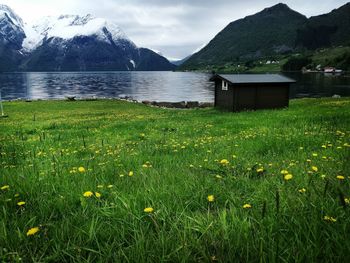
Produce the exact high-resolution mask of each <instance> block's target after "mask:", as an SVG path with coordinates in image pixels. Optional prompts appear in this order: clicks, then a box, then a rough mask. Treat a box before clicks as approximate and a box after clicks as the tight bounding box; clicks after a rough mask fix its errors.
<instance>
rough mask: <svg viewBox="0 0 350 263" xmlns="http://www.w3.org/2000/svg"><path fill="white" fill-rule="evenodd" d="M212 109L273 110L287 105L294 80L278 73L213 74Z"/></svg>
mask: <svg viewBox="0 0 350 263" xmlns="http://www.w3.org/2000/svg"><path fill="white" fill-rule="evenodd" d="M210 80H211V81H214V82H215V107H219V108H223V109H226V110H229V111H242V110H257V109H276V108H284V107H288V105H289V87H290V84H292V83H295V81H294V80H292V79H289V78H287V77H284V76H282V75H279V74H237V75H228V74H223V75H215V76H213V77H212V78H211V79H210Z"/></svg>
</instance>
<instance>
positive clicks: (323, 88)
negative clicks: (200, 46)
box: [0, 72, 350, 102]
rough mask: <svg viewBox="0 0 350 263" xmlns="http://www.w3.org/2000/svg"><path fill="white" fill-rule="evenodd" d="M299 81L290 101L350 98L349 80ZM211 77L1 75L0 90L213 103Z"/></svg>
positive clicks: (313, 77) (302, 77)
mask: <svg viewBox="0 0 350 263" xmlns="http://www.w3.org/2000/svg"><path fill="white" fill-rule="evenodd" d="M287 75H288V76H289V77H291V78H294V79H295V80H297V84H295V85H293V86H292V89H291V97H292V98H293V97H295V96H297V94H299V95H300V94H309V95H311V96H332V95H334V94H339V95H341V96H350V77H347V76H334V75H330V76H325V75H323V74H301V73H289V74H287ZM209 78H210V75H208V74H204V73H190V72H81V73H80V72H79V73H2V74H0V89H1V90H2V96H3V98H4V99H17V98H28V99H57V98H58V99H62V98H65V97H67V96H76V97H100V98H101V97H112V98H116V97H122V96H129V97H132V98H134V99H136V100H157V101H182V100H185V101H191V100H193V101H203V102H210V101H213V100H214V85H213V83H211V82H209Z"/></svg>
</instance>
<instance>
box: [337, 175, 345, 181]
mask: <svg viewBox="0 0 350 263" xmlns="http://www.w3.org/2000/svg"><path fill="white" fill-rule="evenodd" d="M337 179H338V180H344V179H345V177H344V176H342V175H338V176H337Z"/></svg>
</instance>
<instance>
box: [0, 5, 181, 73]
mask: <svg viewBox="0 0 350 263" xmlns="http://www.w3.org/2000/svg"><path fill="white" fill-rule="evenodd" d="M0 43H4V44H6V45H7V46H8V47H11V49H13V50H17V51H18V53H19V54H20V55H21V56H22V57H21V59H20V62H18V69H20V70H31V71H85V70H172V69H174V67H175V66H174V65H173V64H171V63H170V62H169V61H168V60H167V59H166V58H164V57H163V56H161V55H158V54H156V53H155V52H153V51H151V50H148V49H144V48H138V47H137V46H136V45H135V44H134V43H133V42H132V41H131V40H130V39H129V38H128V37H127V36H126V34H125V33H124V32H123V31H122V30H121V29H120V28H119V26H118V25H117V24H116V23H115V22H113V21H108V20H106V19H103V18H96V17H94V16H92V15H86V16H77V15H61V16H58V17H43V18H41V19H39V20H38V21H36V22H35V23H33V24H31V25H30V24H26V23H24V22H23V21H22V19H21V18H20V17H19V16H17V15H16V14H15V13H14V12H13V11H12V10H11V9H10V8H9V7H7V6H5V5H0ZM2 57H3V55H2V54H1V53H0V58H1V59H2ZM0 66H1V63H0ZM0 70H1V67H0Z"/></svg>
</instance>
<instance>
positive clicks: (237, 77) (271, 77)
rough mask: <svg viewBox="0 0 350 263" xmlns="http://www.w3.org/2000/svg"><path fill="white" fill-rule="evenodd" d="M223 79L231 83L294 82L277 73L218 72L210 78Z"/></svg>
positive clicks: (212, 79)
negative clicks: (218, 73)
mask: <svg viewBox="0 0 350 263" xmlns="http://www.w3.org/2000/svg"><path fill="white" fill-rule="evenodd" d="M218 78H219V79H223V80H226V81H228V82H231V83H232V84H249V83H295V80H293V79H290V78H287V77H285V76H282V75H279V74H220V75H215V76H213V77H212V78H211V79H210V80H211V81H214V80H216V79H218Z"/></svg>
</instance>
